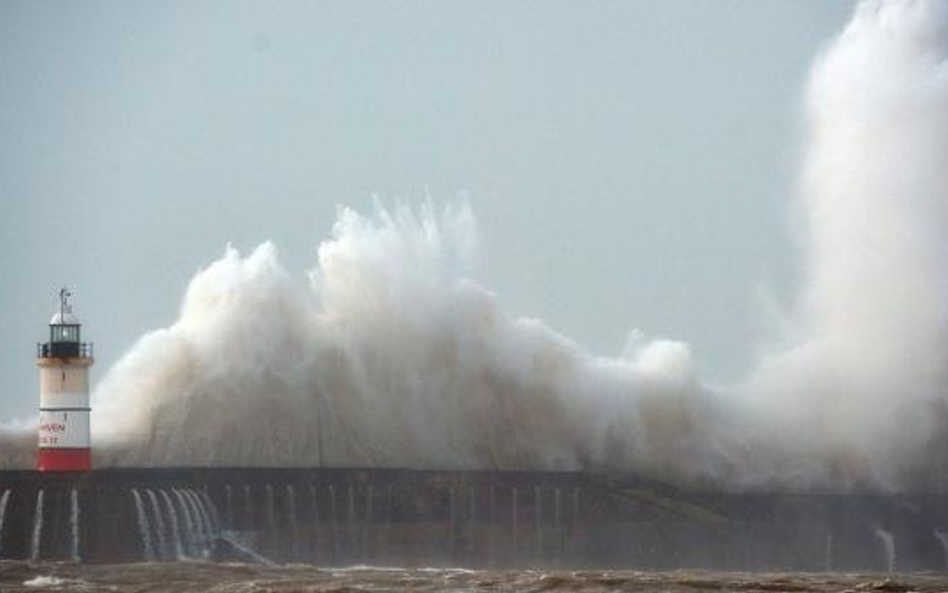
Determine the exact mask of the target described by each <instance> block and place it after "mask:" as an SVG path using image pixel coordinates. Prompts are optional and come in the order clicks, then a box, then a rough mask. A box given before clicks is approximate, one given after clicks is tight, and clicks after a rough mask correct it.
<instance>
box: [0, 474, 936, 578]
mask: <svg viewBox="0 0 948 593" xmlns="http://www.w3.org/2000/svg"><path fill="white" fill-rule="evenodd" d="M946 532H948V497H945V496H942V495H922V494H914V495H894V496H882V495H872V494H832V493H823V494H786V493H755V494H736V493H728V492H720V491H713V490H684V489H680V488H676V487H673V486H670V485H667V484H662V483H656V482H649V481H645V480H641V479H636V478H631V477H628V476H620V475H609V474H590V473H570V472H563V473H555V472H447V471H444V472H442V471H415V470H382V469H373V470H366V469H295V468H287V469H260V468H213V469H212V468H201V469H113V470H101V471H96V472H92V473H86V474H49V473H47V474H40V473H37V472H27V471H6V472H0V559H23V560H37V561H43V560H67V561H68V560H73V561H80V562H85V563H116V562H137V561H166V560H176V559H187V558H195V559H204V558H207V559H217V558H219V559H238V560H244V561H254V562H259V563H263V564H265V563H269V562H275V563H285V562H306V563H312V564H316V565H322V566H347V565H355V564H372V565H386V566H468V567H480V568H506V567H524V566H544V567H562V568H573V567H623V568H643V569H672V568H683V567H689V568H707V569H716V570H788V571H820V570H837V571H878V572H894V571H916V570H937V571H945V570H946V569H948V538H946V537H945V536H944V533H946Z"/></svg>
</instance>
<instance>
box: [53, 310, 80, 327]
mask: <svg viewBox="0 0 948 593" xmlns="http://www.w3.org/2000/svg"><path fill="white" fill-rule="evenodd" d="M49 324H50V325H79V318H78V317H76V316H75V315H74V314H73V312H72V311H56V314H55V315H53V318H52V319H50V320H49Z"/></svg>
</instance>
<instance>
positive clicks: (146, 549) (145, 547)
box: [132, 488, 155, 562]
mask: <svg viewBox="0 0 948 593" xmlns="http://www.w3.org/2000/svg"><path fill="white" fill-rule="evenodd" d="M132 498H133V499H134V500H135V515H136V523H137V525H138V535H139V541H140V543H141V548H142V555H143V556H144V560H145V561H146V562H150V561H152V560H154V559H155V552H154V549H153V548H152V545H151V527H150V526H149V524H148V517H147V516H146V515H145V509H144V507H143V505H142V497H141V496H140V495H139V494H138V490H137V489H136V488H132Z"/></svg>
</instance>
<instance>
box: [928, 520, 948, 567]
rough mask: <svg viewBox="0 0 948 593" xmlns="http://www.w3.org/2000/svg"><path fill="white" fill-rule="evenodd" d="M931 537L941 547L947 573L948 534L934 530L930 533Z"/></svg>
mask: <svg viewBox="0 0 948 593" xmlns="http://www.w3.org/2000/svg"><path fill="white" fill-rule="evenodd" d="M932 535H934V536H935V539H937V540H938V543H939V545H941V549H942V552H944V554H945V570H946V571H948V534H946V533H945V532H944V531H939V530H937V529H935V530H933V531H932Z"/></svg>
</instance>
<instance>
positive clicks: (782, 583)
mask: <svg viewBox="0 0 948 593" xmlns="http://www.w3.org/2000/svg"><path fill="white" fill-rule="evenodd" d="M0 591H3V592H4V593H5V592H8V591H9V592H30V593H35V592H37V591H112V592H119V593H139V592H141V593H144V592H148V593H157V592H164V591H169V592H170V591H174V592H181V591H214V592H221V593H225V592H242V593H257V592H269V591H273V592H281V593H283V592H291V591H315V592H343V591H345V592H358V591H372V592H376V591H416V592H420V593H424V592H434V591H537V592H540V591H543V592H547V591H571V592H586V591H590V592H600V591H602V592H605V591H633V592H667V593H678V592H682V593H684V592H687V593H702V592H710V591H714V592H716V593H721V592H727V591H740V592H745V593H754V592H767V593H773V592H776V591H792V592H795V593H800V592H840V591H850V592H862V591H889V592H900V591H919V592H936V591H937V592H945V591H948V576H944V575H933V574H910V575H893V576H882V575H859V574H839V573H817V574H802V573H733V572H707V571H691V570H679V571H667V572H643V571H629V570H607V571H556V570H554V571H544V570H462V569H434V568H432V569H424V568H412V569H401V568H371V567H354V568H347V569H328V568H316V567H313V566H306V565H292V566H280V567H263V566H256V565H247V564H214V563H205V562H176V563H162V564H123V565H111V566H83V565H77V564H65V563H40V564H33V563H28V562H10V561H3V562H0Z"/></svg>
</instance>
